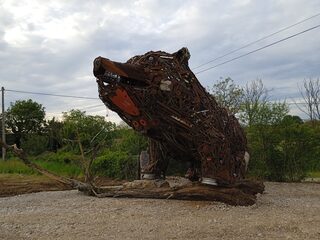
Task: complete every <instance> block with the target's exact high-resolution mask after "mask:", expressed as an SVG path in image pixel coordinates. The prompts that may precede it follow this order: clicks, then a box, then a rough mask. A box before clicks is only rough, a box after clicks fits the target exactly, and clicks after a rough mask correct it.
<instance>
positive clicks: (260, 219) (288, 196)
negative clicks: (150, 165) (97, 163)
mask: <svg viewBox="0 0 320 240" xmlns="http://www.w3.org/2000/svg"><path fill="white" fill-rule="evenodd" d="M265 185H266V192H265V193H264V194H262V195H259V196H258V201H257V204H255V205H253V206H250V207H232V206H227V205H225V204H222V203H215V202H191V201H176V200H154V199H150V200H149V199H115V198H103V199H98V198H94V197H88V196H84V195H82V194H81V193H78V192H77V191H58V192H41V193H32V194H26V195H20V196H14V197H6V198H0V206H1V207H0V216H1V218H0V239H15V240H16V239H77V240H80V239H121V240H122V239H320V184H316V183H266V184H265Z"/></svg>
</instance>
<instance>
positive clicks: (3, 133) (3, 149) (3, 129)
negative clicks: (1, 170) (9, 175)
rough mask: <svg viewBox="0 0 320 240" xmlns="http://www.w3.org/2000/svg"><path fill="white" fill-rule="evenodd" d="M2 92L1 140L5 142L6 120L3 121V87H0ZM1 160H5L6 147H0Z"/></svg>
mask: <svg viewBox="0 0 320 240" xmlns="http://www.w3.org/2000/svg"><path fill="white" fill-rule="evenodd" d="M1 93H2V98H1V99H2V142H4V143H5V142H6V126H5V124H6V121H5V112H4V87H1ZM2 160H6V149H5V148H4V147H2Z"/></svg>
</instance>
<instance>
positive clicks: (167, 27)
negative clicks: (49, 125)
mask: <svg viewBox="0 0 320 240" xmlns="http://www.w3.org/2000/svg"><path fill="white" fill-rule="evenodd" d="M301 9H303V11H301ZM315 9H320V2H319V1H317V0H310V1H308V2H305V1H299V0H292V1H290V2H288V1H285V0H277V1H276V0H272V1H250V0H246V1H225V2H222V1H217V0H216V1H212V0H203V1H191V0H184V1H182V0H179V1H170V0H164V1H155V0H154V1H153V0H149V1H147V0H137V1H124V0H114V1H102V0H101V1H85V0H80V1H75V0H73V1H63V0H56V1H46V2H43V1H40V0H28V1H18V2H17V1H10V0H5V1H1V4H0V16H1V17H0V64H1V66H2V67H1V68H0V77H1V85H3V86H4V87H5V88H7V89H16V90H25V91H34V92H48V93H56V94H68V95H80V96H89V97H97V86H96V83H95V80H94V77H93V75H92V61H93V59H94V58H95V57H97V56H99V55H101V56H105V57H108V58H110V59H113V60H115V61H120V62H124V61H126V60H127V59H129V58H130V57H132V56H134V55H137V54H143V53H145V52H147V51H150V50H165V51H168V52H174V51H176V50H178V49H180V48H181V47H183V46H187V47H188V48H189V50H190V52H191V56H192V57H191V60H190V66H191V67H195V66H198V65H199V64H202V63H204V62H207V61H209V60H211V59H213V58H215V57H217V56H220V55H223V54H225V53H226V52H229V51H231V50H234V49H237V48H239V47H241V46H243V45H245V44H247V43H249V42H251V41H254V40H257V39H259V38H261V37H263V36H265V35H268V34H270V33H272V32H275V31H277V30H279V29H281V28H283V27H286V26H288V25H290V24H293V23H295V22H297V21H299V20H302V19H304V18H306V17H309V16H312V15H313V14H316V12H315ZM319 18H320V17H318V18H314V19H312V20H310V21H308V22H306V23H304V24H302V25H300V26H297V27H296V28H292V29H290V30H288V31H286V32H283V33H281V34H279V35H276V36H274V37H272V38H270V39H267V40H265V41H262V42H259V43H257V44H256V45H254V46H251V47H249V48H247V49H243V50H241V51H239V52H237V53H234V54H232V55H230V56H228V57H226V58H224V59H220V60H219V61H217V62H214V63H212V64H209V65H208V67H209V66H213V65H215V64H217V63H221V62H223V61H225V60H228V59H231V58H233V57H236V56H239V55H241V54H244V53H246V52H248V51H250V50H253V49H256V48H258V47H261V46H263V45H266V44H269V43H271V42H272V41H276V40H279V39H281V38H283V37H286V36H289V35H290V34H294V33H296V32H298V31H302V30H304V29H306V28H308V27H311V26H314V25H316V24H317V23H319ZM319 38H320V30H319V29H317V30H314V31H312V32H310V33H306V34H304V35H301V36H299V37H296V38H294V39H290V40H289V41H286V42H283V43H281V44H278V45H275V46H273V47H270V48H267V49H265V50H263V51H259V52H257V53H254V54H252V55H249V56H247V57H244V58H241V59H238V60H236V61H233V62H230V63H228V64H225V65H222V66H220V67H217V68H214V69H212V70H210V71H207V72H204V73H201V74H199V75H198V78H199V80H200V81H201V83H202V84H203V85H204V86H208V85H212V84H213V83H214V81H216V80H218V79H219V77H221V76H222V77H228V76H230V77H231V78H233V79H234V80H235V81H236V82H237V83H238V84H240V85H245V84H246V82H247V81H250V80H254V79H256V78H262V80H263V81H264V83H265V85H266V86H267V87H269V88H274V89H278V90H277V91H276V90H275V91H274V96H273V97H274V98H275V99H283V98H284V97H285V96H286V95H292V96H297V95H298V88H297V84H298V83H299V82H301V81H302V80H303V79H304V78H305V77H319V75H320V74H319V67H318V66H319V60H320V57H319V54H318V52H319V50H320V45H319V44H318V43H319ZM282 89H283V90H282ZM6 96H7V98H6V105H8V104H9V102H10V101H14V100H16V99H19V98H28V97H31V98H33V99H35V100H37V101H41V103H42V104H43V105H44V106H45V107H46V109H47V113H48V114H49V115H54V114H58V113H61V112H62V111H67V110H68V109H71V108H81V107H85V106H92V105H95V104H96V105H97V104H99V103H100V102H99V100H97V101H95V100H93V102H92V101H90V100H88V101H78V100H72V99H65V98H55V97H50V98H49V97H44V96H36V95H25V94H24V95H22V94H14V93H12V92H11V93H9V92H8V93H7V95H6ZM106 111H107V110H104V107H103V106H102V107H101V108H98V109H95V108H91V109H90V113H92V114H95V113H96V114H101V115H105V114H106ZM109 115H110V119H113V120H115V121H120V119H119V118H118V119H117V118H116V115H115V114H114V113H111V112H110V111H109Z"/></svg>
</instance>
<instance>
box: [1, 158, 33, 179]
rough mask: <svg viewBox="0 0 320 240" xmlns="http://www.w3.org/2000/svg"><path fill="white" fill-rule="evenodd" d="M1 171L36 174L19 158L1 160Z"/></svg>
mask: <svg viewBox="0 0 320 240" xmlns="http://www.w3.org/2000/svg"><path fill="white" fill-rule="evenodd" d="M0 173H17V174H26V175H31V174H36V173H35V172H34V171H33V170H32V169H31V168H29V167H27V166H26V165H24V164H23V163H22V162H21V161H19V160H17V159H10V160H6V161H0Z"/></svg>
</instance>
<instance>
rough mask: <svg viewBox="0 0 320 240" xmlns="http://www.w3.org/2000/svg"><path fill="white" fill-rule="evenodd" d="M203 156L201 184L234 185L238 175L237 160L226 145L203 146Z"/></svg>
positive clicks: (201, 149)
mask: <svg viewBox="0 0 320 240" xmlns="http://www.w3.org/2000/svg"><path fill="white" fill-rule="evenodd" d="M199 154H200V156H201V182H202V183H204V184H209V185H229V184H233V183H234V182H235V180H236V179H237V178H238V177H239V176H237V174H236V171H235V170H236V159H235V156H233V155H232V154H231V151H230V148H229V147H227V146H225V145H220V146H217V145H214V146H210V145H208V144H203V145H202V146H201V147H200V148H199Z"/></svg>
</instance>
